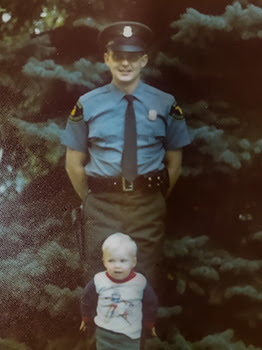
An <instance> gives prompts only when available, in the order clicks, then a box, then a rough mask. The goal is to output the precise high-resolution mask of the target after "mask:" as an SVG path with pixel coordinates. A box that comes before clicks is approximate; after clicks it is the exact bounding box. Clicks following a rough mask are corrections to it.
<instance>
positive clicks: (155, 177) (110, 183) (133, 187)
mask: <svg viewBox="0 0 262 350" xmlns="http://www.w3.org/2000/svg"><path fill="white" fill-rule="evenodd" d="M87 184H88V187H89V189H90V190H91V191H92V192H133V191H142V192H154V191H158V190H160V191H161V192H162V193H165V192H166V191H167V189H168V187H169V176H168V170H167V169H166V168H164V169H163V170H159V171H154V172H151V173H148V174H145V175H139V176H138V177H137V178H136V179H135V180H134V181H133V182H131V183H129V182H128V181H127V180H126V179H125V178H124V177H120V176H119V177H101V178H98V177H92V176H88V178H87Z"/></svg>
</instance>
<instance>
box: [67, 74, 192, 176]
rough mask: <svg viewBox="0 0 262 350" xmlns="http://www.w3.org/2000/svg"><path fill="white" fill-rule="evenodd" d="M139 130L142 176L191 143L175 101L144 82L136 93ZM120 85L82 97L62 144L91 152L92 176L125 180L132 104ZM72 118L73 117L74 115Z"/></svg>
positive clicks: (162, 165)
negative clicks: (128, 115) (127, 124)
mask: <svg viewBox="0 0 262 350" xmlns="http://www.w3.org/2000/svg"><path fill="white" fill-rule="evenodd" d="M132 95H133V96H134V97H135V99H134V102H133V106H134V111H135V115H136V126H137V162H138V174H139V175H142V174H146V173H149V172H152V171H155V170H161V169H163V167H164V163H163V160H164V156H165V152H166V151H168V150H177V149H179V148H182V147H184V146H186V145H187V144H189V143H190V140H189V136H188V133H187V128H186V123H185V120H184V118H183V114H182V111H181V110H180V109H178V108H179V107H178V106H177V105H176V101H175V99H174V97H173V96H172V95H170V94H167V93H165V92H163V91H160V90H158V89H156V88H154V87H152V86H149V85H147V84H144V83H143V82H142V81H140V82H139V84H138V86H137V88H136V90H135V91H134V92H133V94H132ZM124 96H125V94H124V93H123V92H122V91H121V90H119V89H118V88H117V87H116V86H115V85H114V83H113V82H112V83H110V84H107V85H105V86H103V87H100V88H97V89H95V90H93V91H90V92H88V93H87V94H85V95H83V96H81V97H80V98H79V100H78V103H77V105H76V106H75V108H74V110H73V111H72V113H73V117H71V118H70V117H69V119H68V122H67V126H66V129H65V131H64V133H63V135H62V143H63V144H64V145H66V146H68V147H69V148H71V149H73V150H76V151H80V152H84V153H88V154H89V162H88V164H87V165H86V172H87V174H88V175H90V176H95V177H107V176H119V175H121V159H122V151H123V146H124V124H125V111H126V108H127V101H126V99H125V98H124ZM72 113H71V114H72Z"/></svg>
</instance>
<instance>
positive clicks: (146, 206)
mask: <svg viewBox="0 0 262 350" xmlns="http://www.w3.org/2000/svg"><path fill="white" fill-rule="evenodd" d="M99 40H100V43H101V44H102V45H103V46H104V47H105V53H104V61H105V64H106V65H107V66H108V67H109V69H110V71H111V74H112V82H111V83H110V84H107V85H105V86H103V87H100V88H97V89H95V90H93V91H90V92H88V93H86V94H84V95H83V96H81V97H80V98H79V100H78V102H77V104H76V105H75V107H74V109H73V110H72V112H71V114H70V116H69V119H68V122H67V126H66V130H65V131H64V134H63V138H62V143H63V144H64V145H66V146H67V151H66V170H67V173H68V175H69V178H70V180H71V182H72V185H73V187H74V189H75V191H76V192H77V193H78V195H79V196H80V198H81V199H82V200H83V203H84V216H85V225H84V226H85V238H86V257H87V258H86V261H85V262H84V268H85V269H86V278H90V277H91V276H93V275H94V274H95V273H96V272H98V271H100V270H101V268H102V266H101V261H100V258H99V257H100V255H101V254H100V250H101V245H102V242H103V241H104V239H105V238H106V237H108V236H109V235H110V234H112V233H114V232H123V233H125V234H128V235H130V236H131V237H132V238H133V239H134V240H135V241H136V243H137V245H138V262H139V264H138V266H137V269H138V270H139V271H140V272H142V273H143V274H145V275H146V276H147V278H148V279H149V281H150V282H151V283H152V284H153V285H155V286H156V284H157V283H156V281H155V280H154V279H155V277H156V276H157V274H156V271H157V267H158V266H159V264H160V262H161V241H162V238H163V233H164V221H165V215H166V203H165V196H166V195H167V194H168V193H170V191H171V190H172V188H173V186H174V185H175V183H176V181H177V179H178V177H179V172H180V168H181V160H182V147H184V146H185V145H187V144H188V143H189V137H188V133H187V129H186V124H185V120H184V117H183V113H182V110H181V108H180V107H179V106H178V105H177V103H176V101H175V99H174V97H173V96H171V95H169V94H167V93H165V92H162V91H160V90H158V89H156V88H154V87H151V86H149V85H147V84H145V83H143V82H142V81H141V79H140V72H141V69H142V68H144V67H145V66H146V64H147V62H148V55H147V48H148V46H149V45H150V44H151V40H152V32H151V30H150V29H149V28H148V27H147V26H145V25H143V24H141V23H137V22H117V23H113V24H111V25H109V26H107V27H106V28H105V29H103V30H102V32H101V33H100V36H99Z"/></svg>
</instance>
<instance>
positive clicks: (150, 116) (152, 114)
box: [148, 109, 157, 122]
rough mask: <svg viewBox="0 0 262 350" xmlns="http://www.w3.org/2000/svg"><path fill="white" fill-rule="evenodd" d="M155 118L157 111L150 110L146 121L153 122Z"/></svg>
mask: <svg viewBox="0 0 262 350" xmlns="http://www.w3.org/2000/svg"><path fill="white" fill-rule="evenodd" d="M156 118H157V111H156V110H155V109H150V111H149V112H148V119H149V120H150V121H151V122H154V121H155V120H156Z"/></svg>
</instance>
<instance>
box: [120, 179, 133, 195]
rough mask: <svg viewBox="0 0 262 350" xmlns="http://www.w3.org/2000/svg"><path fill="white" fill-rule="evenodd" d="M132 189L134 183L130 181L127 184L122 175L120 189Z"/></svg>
mask: <svg viewBox="0 0 262 350" xmlns="http://www.w3.org/2000/svg"><path fill="white" fill-rule="evenodd" d="M133 189H134V183H133V182H131V183H130V184H129V185H128V184H127V183H126V179H125V178H124V177H122V190H123V191H124V192H132V191H133Z"/></svg>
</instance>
